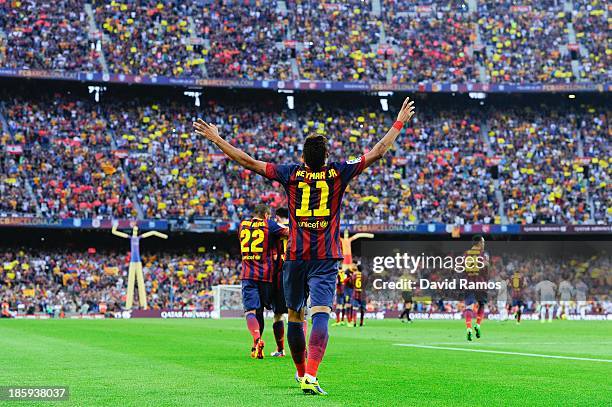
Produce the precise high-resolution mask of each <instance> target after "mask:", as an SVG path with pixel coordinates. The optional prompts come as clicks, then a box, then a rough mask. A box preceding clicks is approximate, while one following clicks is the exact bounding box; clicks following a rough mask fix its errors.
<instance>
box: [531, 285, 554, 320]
mask: <svg viewBox="0 0 612 407" xmlns="http://www.w3.org/2000/svg"><path fill="white" fill-rule="evenodd" d="M556 291H557V285H556V284H555V283H553V282H552V281H549V280H542V281H540V282H539V283H538V284H536V286H535V292H536V295H539V299H540V322H544V319H545V317H546V312H547V311H548V322H552V316H553V310H554V306H555V298H556Z"/></svg>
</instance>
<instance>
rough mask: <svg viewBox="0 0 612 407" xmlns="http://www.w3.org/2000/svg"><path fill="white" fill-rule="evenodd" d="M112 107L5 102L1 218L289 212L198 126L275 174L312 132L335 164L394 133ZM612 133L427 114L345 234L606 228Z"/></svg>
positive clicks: (597, 123) (257, 112) (333, 111)
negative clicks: (198, 121) (390, 228)
mask: <svg viewBox="0 0 612 407" xmlns="http://www.w3.org/2000/svg"><path fill="white" fill-rule="evenodd" d="M109 102H110V103H102V104H94V103H90V102H86V101H79V100H75V99H73V98H70V97H60V96H59V95H54V97H53V98H44V97H43V98H41V99H40V100H26V99H21V98H17V99H10V100H8V101H7V102H6V103H5V105H4V111H3V114H4V116H5V117H6V119H7V123H8V132H7V133H5V134H4V135H3V138H4V140H6V141H5V143H11V144H12V143H15V144H16V145H19V146H20V148H21V149H22V152H21V153H13V154H9V153H8V152H6V151H5V152H4V154H3V155H2V161H1V164H2V165H3V169H4V171H3V173H2V176H3V183H2V186H1V188H2V190H3V191H4V192H5V193H4V194H2V198H0V205H1V206H0V209H2V213H4V214H5V215H6V214H25V215H30V216H33V215H36V214H38V215H39V216H43V217H51V218H69V217H81V218H91V217H98V218H121V217H133V216H136V215H142V217H144V218H193V217H194V216H211V217H215V218H219V219H223V220H229V221H238V220H239V219H240V218H242V217H244V216H247V215H248V213H249V211H250V210H251V209H252V208H253V206H254V205H256V204H257V203H259V202H261V201H262V200H263V201H264V202H266V203H268V204H269V205H271V206H272V207H278V206H282V205H284V204H285V202H284V200H285V196H284V193H282V190H281V189H280V188H279V187H278V186H277V185H274V184H271V183H268V182H266V181H264V180H263V179H262V178H261V177H259V176H258V175H255V174H253V173H250V172H249V171H245V170H243V169H241V168H239V167H238V166H237V165H235V164H233V163H230V162H228V161H227V160H226V159H225V157H224V155H222V154H219V152H218V151H216V150H215V149H214V148H213V146H211V145H210V143H206V142H204V141H203V140H202V139H199V138H198V137H196V135H195V134H194V133H192V132H191V123H192V122H193V120H194V119H195V118H196V117H198V116H199V115H203V118H204V120H208V121H213V122H215V123H217V124H218V126H219V128H220V131H221V132H222V133H224V134H225V135H227V136H228V137H229V139H230V140H231V141H232V142H233V143H235V144H236V145H240V146H242V147H245V148H246V149H247V150H248V151H250V152H251V153H252V154H253V155H255V156H256V157H258V158H260V159H262V160H266V161H271V162H299V160H300V156H301V151H300V150H299V146H300V144H301V142H302V141H303V139H304V138H305V136H307V135H308V134H313V133H315V134H324V135H326V136H327V137H328V138H329V140H330V143H331V146H332V149H331V159H332V160H343V159H350V158H354V157H357V156H359V155H360V154H362V153H363V152H364V151H367V149H368V148H371V147H372V146H373V144H374V143H375V141H376V139H377V137H379V136H380V135H381V134H384V132H385V131H386V130H387V128H388V125H389V123H391V122H392V118H391V117H389V116H388V115H387V114H386V113H385V112H381V111H380V110H379V109H375V108H372V107H358V106H357V107H354V108H351V109H350V110H347V109H344V108H340V107H338V106H335V105H332V106H327V105H320V104H317V103H311V104H307V105H306V106H303V107H300V108H299V109H298V110H297V111H295V114H294V112H292V111H289V110H285V109H283V108H282V107H280V106H276V105H275V104H274V103H273V102H264V103H260V104H259V105H258V106H255V105H253V104H250V103H244V102H241V103H239V104H233V103H232V104H227V103H224V102H223V101H216V100H208V101H207V102H206V103H207V106H206V107H205V108H204V109H202V110H203V112H202V111H201V110H200V109H197V110H196V109H194V108H193V107H192V106H188V105H185V104H180V103H178V102H169V103H159V102H149V101H140V100H139V101H133V102H121V101H118V100H115V101H109ZM483 126H484V128H483ZM609 132H610V127H609V122H608V118H607V115H606V112H605V110H604V109H602V108H601V107H597V108H596V107H591V106H583V107H579V108H575V109H574V110H571V111H569V112H566V111H561V110H558V109H554V108H548V107H545V106H540V107H539V108H537V109H535V108H521V109H517V108H514V109H512V108H508V109H493V108H492V109H491V111H489V112H487V113H486V115H485V114H484V113H483V111H478V110H470V109H468V110H463V111H457V110H449V109H446V110H445V109H440V110H437V109H436V110H434V109H431V110H428V109H427V108H424V109H423V110H422V111H421V112H420V114H419V116H417V117H416V118H415V120H414V123H413V125H412V126H410V127H409V128H408V129H407V130H406V137H402V138H400V140H399V143H398V145H397V146H396V147H395V148H394V149H393V150H392V151H391V152H390V153H389V154H388V155H387V156H386V157H385V159H384V160H383V161H381V162H380V163H379V164H377V165H375V166H374V167H372V168H371V169H369V170H368V176H367V177H360V178H358V179H357V181H356V182H354V183H352V184H351V185H350V188H349V190H348V196H349V199H347V200H346V205H348V209H349V210H347V211H344V221H345V222H347V223H353V224H372V223H381V222H382V223H396V222H409V223H429V222H440V223H449V224H469V223H485V224H486V223H491V224H493V223H501V222H502V221H503V220H504V219H503V215H505V216H506V218H507V221H508V222H509V223H527V224H530V223H574V224H581V223H588V222H591V221H595V222H598V223H606V222H608V223H609V222H610V221H611V217H612V212H611V209H610V208H611V207H612V205H611V202H610V201H611V199H612V198H611V194H610V167H609V164H608V161H609V156H610V144H609V142H608V138H609ZM4 148H5V149H6V147H4ZM338 151H342V156H341V155H339V154H338V153H337V152H338ZM492 158H494V159H497V160H498V161H499V180H496V179H494V178H493V177H492V172H491V165H490V163H489V161H490V160H491V159H492ZM498 184H499V187H498V186H497V185H498ZM499 192H501V196H499ZM500 202H503V203H504V213H501V211H500Z"/></svg>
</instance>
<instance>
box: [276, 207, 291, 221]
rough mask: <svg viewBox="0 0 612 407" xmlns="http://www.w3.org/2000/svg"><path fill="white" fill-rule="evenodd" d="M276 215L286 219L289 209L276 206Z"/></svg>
mask: <svg viewBox="0 0 612 407" xmlns="http://www.w3.org/2000/svg"><path fill="white" fill-rule="evenodd" d="M276 216H278V217H281V218H285V219H287V218H288V217H289V209H287V208H278V209H277V210H276Z"/></svg>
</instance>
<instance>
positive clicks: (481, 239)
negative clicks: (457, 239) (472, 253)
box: [472, 235, 484, 243]
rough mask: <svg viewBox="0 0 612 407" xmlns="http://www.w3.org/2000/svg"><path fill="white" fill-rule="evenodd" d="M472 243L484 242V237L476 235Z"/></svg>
mask: <svg viewBox="0 0 612 407" xmlns="http://www.w3.org/2000/svg"><path fill="white" fill-rule="evenodd" d="M472 242H478V243H480V242H484V237H482V235H474V236H473V237H472Z"/></svg>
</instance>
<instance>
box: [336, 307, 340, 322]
mask: <svg viewBox="0 0 612 407" xmlns="http://www.w3.org/2000/svg"><path fill="white" fill-rule="evenodd" d="M338 322H340V308H336V323H338Z"/></svg>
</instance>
